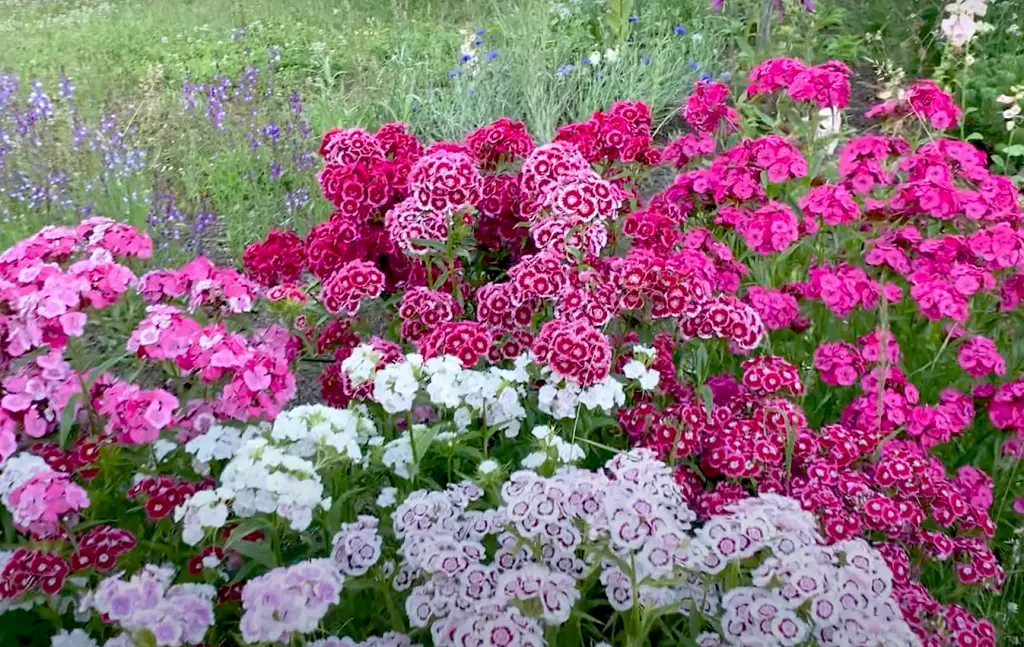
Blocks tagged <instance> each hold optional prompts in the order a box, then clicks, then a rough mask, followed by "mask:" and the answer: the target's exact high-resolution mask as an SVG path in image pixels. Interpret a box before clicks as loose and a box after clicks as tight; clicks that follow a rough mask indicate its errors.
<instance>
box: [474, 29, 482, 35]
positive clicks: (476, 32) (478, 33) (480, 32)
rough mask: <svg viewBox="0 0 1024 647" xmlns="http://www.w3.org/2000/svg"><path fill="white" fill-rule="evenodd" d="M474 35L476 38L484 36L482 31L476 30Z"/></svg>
mask: <svg viewBox="0 0 1024 647" xmlns="http://www.w3.org/2000/svg"><path fill="white" fill-rule="evenodd" d="M474 33H475V34H476V35H477V36H483V35H484V30H483V29H477V30H476V31H475V32H474Z"/></svg>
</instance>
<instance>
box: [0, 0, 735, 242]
mask: <svg viewBox="0 0 1024 647" xmlns="http://www.w3.org/2000/svg"><path fill="white" fill-rule="evenodd" d="M583 4H584V5H587V6H586V7H584V10H580V11H579V12H578V13H577V14H575V15H573V16H570V17H569V18H567V19H556V17H555V16H554V14H552V12H551V10H550V3H549V2H548V0H509V1H508V2H497V1H496V0H495V1H491V2H477V3H469V2H460V1H456V0H416V1H405V0H391V1H390V2H372V1H370V0H345V1H343V2H326V1H325V0H296V1H294V2H289V3H286V4H282V3H275V2H270V1H269V0H252V1H246V2H242V1H239V0H207V1H203V2H200V1H193V0H169V1H167V2H162V3H141V2H132V1H119V0H112V1H111V2H109V3H101V2H95V1H94V0H79V1H78V2H70V1H68V0H51V1H49V2H31V1H28V0H20V1H15V2H11V1H8V2H7V3H5V4H3V5H0V32H3V33H6V34H8V36H7V38H5V41H10V45H9V46H7V45H6V42H5V47H4V48H0V70H2V71H10V72H14V73H17V74H18V75H19V76H20V77H21V82H22V88H21V90H20V100H22V101H24V100H26V93H27V91H28V86H29V84H30V80H31V79H33V78H36V77H38V78H41V79H43V81H44V85H45V86H46V87H47V88H49V91H50V93H51V94H53V93H55V92H56V80H57V78H58V77H59V75H61V74H64V75H66V76H68V77H70V78H71V79H72V81H73V83H74V86H75V106H76V107H75V110H76V111H77V112H76V114H79V115H82V118H83V119H91V120H93V121H94V122H98V121H99V120H100V119H101V117H102V116H103V115H104V114H107V113H110V112H111V111H114V112H116V113H117V114H119V115H122V116H121V122H120V126H119V127H120V128H121V129H123V130H124V132H125V133H126V136H127V138H128V140H129V141H130V143H131V145H132V146H134V147H137V148H139V149H140V150H143V151H144V152H145V154H146V165H145V168H143V169H140V170H138V171H137V172H136V173H135V174H134V175H133V177H132V179H131V182H127V181H125V182H123V184H124V186H116V187H113V189H110V190H107V191H106V192H101V194H100V195H94V194H95V193H96V191H95V187H92V188H90V190H89V191H86V190H85V186H84V184H85V181H84V180H83V179H82V178H83V177H84V176H85V173H83V172H82V168H83V167H84V166H86V164H85V160H84V158H83V157H82V156H79V155H75V154H70V153H71V151H70V148H69V141H70V138H71V136H72V129H71V125H70V122H68V121H67V119H66V115H64V114H63V113H61V114H59V115H58V116H57V118H55V120H54V122H53V123H50V124H49V128H48V133H49V134H48V135H47V138H48V139H47V144H46V145H45V146H35V147H33V146H25V147H22V148H21V149H20V150H19V151H18V152H17V154H16V155H15V154H11V155H8V159H17V160H18V161H17V163H18V164H20V165H22V166H25V167H30V168H33V169H35V170H36V171H35V172H36V176H37V177H36V181H37V184H40V185H42V184H45V182H46V177H47V175H46V173H47V172H49V171H50V170H52V169H53V168H59V169H60V170H62V171H67V174H68V176H69V177H70V178H71V179H70V180H69V181H68V182H67V193H68V196H67V199H65V200H63V202H62V203H61V204H59V205H57V206H56V207H53V208H50V207H52V206H53V205H49V206H48V208H47V209H46V210H45V211H43V212H37V211H35V210H33V209H23V208H21V206H22V205H15V206H17V207H18V213H17V214H15V215H8V217H5V218H4V225H5V226H4V227H3V230H2V232H0V245H3V246H6V245H9V244H10V243H11V242H12V241H13V240H16V239H18V238H20V237H22V236H24V235H26V234H27V233H29V232H31V231H32V230H34V229H37V228H38V227H39V226H42V225H44V224H58V223H63V222H73V221H75V220H76V219H78V218H79V217H81V215H82V210H83V206H84V205H86V204H88V205H90V206H89V210H90V212H95V213H101V214H102V215H106V216H110V217H114V218H120V219H131V220H132V221H134V222H137V223H139V224H148V225H149V226H150V228H151V230H152V231H151V233H153V234H154V236H155V238H156V239H157V241H158V245H159V247H160V250H159V251H160V253H161V254H163V255H165V256H167V257H169V258H172V259H174V260H182V259H184V258H186V257H188V256H191V255H194V254H196V253H207V254H214V255H219V256H221V257H223V258H224V259H229V258H238V256H239V255H240V254H241V252H242V250H243V249H244V248H245V246H246V245H248V244H249V243H250V242H252V241H253V240H254V239H256V238H259V237H261V236H263V235H264V234H265V233H266V231H267V230H269V229H270V228H272V227H293V228H295V229H298V230H300V231H304V230H306V229H308V228H309V227H310V226H312V225H313V224H315V223H316V222H319V221H322V220H323V219H325V218H326V217H327V215H328V213H329V208H328V207H329V205H328V204H327V203H326V201H324V200H322V199H320V198H319V196H318V188H317V186H316V183H315V180H314V177H313V175H314V172H315V169H313V168H311V167H310V165H309V164H308V160H307V161H306V162H305V163H297V162H296V159H297V156H298V155H299V154H300V152H301V150H305V151H307V152H308V151H312V150H315V144H316V138H317V135H318V134H319V133H320V132H322V131H323V130H325V129H326V128H329V127H331V126H362V127H365V128H370V129H373V128H376V127H378V126H379V125H381V124H383V123H386V122H389V121H404V122H407V123H409V124H410V125H411V127H412V130H413V132H415V133H416V134H417V135H418V136H420V137H421V138H423V139H424V140H426V141H431V140H436V139H460V138H461V137H463V136H464V135H465V134H466V133H467V132H469V131H470V130H472V129H473V128H475V127H477V126H480V125H483V124H486V123H489V122H491V121H493V120H494V119H497V118H498V117H501V116H509V117H512V118H515V119H520V120H522V121H524V122H525V123H526V124H527V127H528V128H529V130H530V132H531V133H532V134H533V135H534V137H536V138H537V139H539V140H545V139H547V138H550V137H551V136H552V135H553V133H554V131H555V129H556V128H557V127H558V126H559V125H560V124H562V123H564V122H566V121H569V120H574V119H582V118H586V117H587V116H588V115H589V113H590V112H592V111H593V110H597V109H600V108H603V107H606V106H607V105H608V104H610V103H611V102H612V101H615V100H618V99H641V100H644V101H647V102H648V103H649V104H650V105H651V106H652V109H653V110H654V112H655V115H656V116H657V118H658V123H659V124H662V123H665V122H666V121H667V118H668V117H669V116H670V115H671V114H672V113H673V111H674V109H675V107H676V106H677V105H678V102H679V100H680V99H681V98H682V97H683V96H685V94H686V93H687V92H688V90H689V88H690V87H691V85H692V83H693V81H694V80H695V79H696V78H697V77H699V76H700V75H701V74H705V73H710V74H718V73H720V72H723V71H727V70H728V69H729V61H728V60H727V59H726V57H725V42H724V40H723V38H722V36H721V34H719V33H717V32H715V31H713V30H709V29H708V28H706V27H705V26H704V25H703V24H702V22H701V20H703V19H702V18H700V16H702V15H703V14H704V13H706V8H705V5H704V3H703V2H699V1H698V0H693V1H692V2H689V1H687V2H683V3H680V2H671V1H669V0H648V1H647V2H644V3H637V8H636V12H637V14H638V17H639V21H638V22H637V23H636V24H634V25H631V26H630V29H629V32H628V34H626V33H619V34H614V35H613V34H611V33H610V32H609V30H608V29H606V27H605V25H604V24H603V23H602V19H601V13H600V7H599V5H598V3H589V4H588V3H583ZM587 8H589V10H586V9H587ZM683 24H685V25H686V35H678V34H676V33H674V27H675V26H676V25H683ZM478 30H482V33H481V34H479V35H478V34H477V33H476V32H477V31H478ZM13 34H16V36H12V35H13ZM57 34H59V38H58V37H56V36H57ZM474 40H479V43H478V44H472V41H474ZM609 49H611V50H613V53H612V58H614V59H615V60H614V61H611V60H609V57H607V56H605V54H606V52H607V51H608V50H609ZM592 52H599V53H600V54H601V57H602V58H604V59H605V60H603V61H602V63H601V64H600V65H593V64H587V63H584V62H583V61H584V59H585V58H586V57H588V56H589V55H590V54H591V53H592ZM467 54H468V55H469V57H468V60H464V59H465V58H466V55H467ZM271 61H273V65H272V66H271V65H270V62H271ZM569 66H572V69H571V71H568V70H569ZM252 68H256V70H257V71H255V72H252ZM247 70H248V71H249V72H252V74H254V75H255V77H256V79H257V80H256V81H255V83H256V88H255V89H254V90H253V92H254V93H255V96H254V97H252V99H251V100H246V98H245V96H244V94H245V93H244V92H242V94H238V91H239V88H240V87H242V86H244V85H245V84H246V83H247V81H244V79H245V77H246V74H247V73H248V72H247ZM225 78H227V79H230V80H231V83H230V87H229V88H228V90H227V96H226V99H225V100H226V102H227V103H226V104H225V108H224V109H225V115H226V117H225V119H226V122H225V123H224V124H223V127H217V125H216V124H213V123H211V120H210V118H209V117H208V116H207V115H205V114H204V112H205V105H200V106H198V108H197V109H193V110H192V111H185V110H183V96H182V89H183V87H186V86H188V85H194V84H205V85H207V86H208V85H210V84H211V83H222V82H223V79H225ZM293 92H294V93H297V94H299V95H301V97H302V99H303V101H302V105H303V112H302V114H301V115H296V114H295V113H294V112H293V110H292V102H291V100H290V98H291V95H292V93H293ZM200 104H203V102H202V101H200ZM300 121H301V122H302V125H301V126H300ZM272 124H273V125H277V126H279V127H280V128H282V129H285V127H286V124H291V125H290V126H288V130H287V132H288V137H290V139H288V143H287V145H286V146H285V145H282V144H280V143H274V142H272V141H270V138H268V137H266V136H264V135H262V134H261V133H262V130H261V129H263V128H265V127H269V126H270V125H272ZM129 130H130V134H128V131H129ZM299 130H303V131H305V135H303V136H300V135H299V134H298V132H299ZM306 135H308V136H306ZM282 148H287V149H288V150H287V151H283V150H281V149H282ZM58 160H59V163H58ZM89 164H90V165H94V164H95V163H94V162H90V163H89ZM278 165H279V166H281V167H282V168H281V170H280V172H277V171H275V170H274V167H275V166H278ZM3 182H4V180H3V170H2V169H0V183H3ZM4 188H5V191H4V193H7V191H6V187H4ZM114 189H116V190H114ZM4 206H7V205H4V198H3V197H2V195H0V214H2V213H3V212H2V209H3V208H4ZM10 210H11V207H10V206H8V211H10Z"/></svg>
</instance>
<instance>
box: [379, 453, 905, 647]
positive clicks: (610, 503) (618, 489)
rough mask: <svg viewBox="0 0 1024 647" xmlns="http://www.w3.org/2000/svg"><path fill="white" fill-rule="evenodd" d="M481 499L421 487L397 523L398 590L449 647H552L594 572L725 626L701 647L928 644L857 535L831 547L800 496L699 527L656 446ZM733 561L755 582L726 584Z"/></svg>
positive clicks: (471, 488)
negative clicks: (512, 644) (493, 637)
mask: <svg viewBox="0 0 1024 647" xmlns="http://www.w3.org/2000/svg"><path fill="white" fill-rule="evenodd" d="M482 495H483V491H482V490H481V489H480V488H478V487H477V486H475V485H473V484H470V483H462V484H459V485H451V486H449V487H448V489H447V490H445V491H432V490H419V491H416V492H413V493H412V494H411V495H410V496H409V497H408V498H407V499H406V500H405V501H404V502H402V503H401V504H400V505H399V506H398V507H397V508H396V509H395V511H394V512H393V513H392V522H393V527H394V532H395V535H396V537H398V538H399V539H400V540H401V541H402V544H401V547H400V549H399V551H398V553H399V555H400V556H401V557H402V559H403V561H402V562H401V563H400V564H399V566H398V569H397V572H396V574H395V578H394V587H395V588H396V589H398V590H406V589H409V588H411V591H410V594H409V597H408V598H407V601H406V611H407V613H408V615H409V619H410V623H411V624H412V626H414V627H429V628H430V630H431V634H432V636H433V638H434V644H436V645H438V646H440V647H447V646H448V645H454V644H470V643H472V644H482V643H481V642H479V641H477V639H478V638H480V639H483V641H484V642H486V638H485V637H486V635H487V634H486V631H490V630H495V629H497V630H500V631H504V632H508V634H507V635H509V636H512V637H513V638H514V641H527V642H529V643H530V644H536V645H541V644H544V642H543V632H544V629H545V628H546V627H549V626H557V625H559V624H562V623H564V622H565V621H566V620H567V619H568V618H569V617H570V616H571V613H572V607H573V606H574V605H575V604H576V603H577V602H578V601H579V599H580V597H581V593H580V590H579V588H578V586H577V583H578V582H580V581H583V580H587V579H589V578H590V577H591V576H592V575H593V574H594V572H595V571H598V574H599V581H600V582H601V584H602V585H603V586H604V589H605V592H606V594H607V597H608V601H609V604H610V605H611V606H612V607H613V608H614V609H616V610H618V611H627V610H629V609H631V608H633V606H634V605H636V604H639V605H640V606H641V607H645V608H648V609H658V610H659V612H664V611H665V610H671V609H676V611H677V612H679V613H682V614H690V613H691V612H692V611H693V610H694V609H698V610H699V611H700V617H703V618H706V619H708V620H709V621H710V622H709V623H708V624H711V625H713V626H714V627H715V628H716V631H714V632H710V631H706V632H705V633H703V634H701V636H700V637H699V640H698V644H700V645H702V646H706V647H715V646H718V645H745V646H751V645H757V646H758V647H772V646H778V647H784V646H785V647H789V646H793V645H798V644H806V643H807V642H808V641H813V644H818V645H821V646H822V647H827V646H834V647H839V646H840V645H842V646H853V645H856V646H859V647H882V646H883V645H885V646H890V645H891V646H894V647H918V646H919V645H920V641H919V640H918V639H917V637H916V636H915V635H914V633H913V632H912V631H911V630H910V628H909V626H908V625H907V624H906V622H905V621H904V620H903V617H902V615H901V614H900V611H899V607H898V605H897V603H896V602H895V601H894V600H893V598H892V591H893V588H892V573H891V572H890V571H889V568H888V567H887V565H886V562H885V560H884V559H883V558H882V557H881V555H879V554H878V553H877V552H876V551H875V550H873V549H872V548H871V547H870V546H869V545H868V544H867V543H866V542H864V541H863V540H859V539H858V540H853V541H847V542H841V543H838V544H835V545H832V546H825V545H824V542H823V540H822V539H821V537H820V536H819V535H818V533H817V530H816V528H817V525H816V523H815V520H814V517H813V516H812V515H811V514H810V513H808V512H806V511H804V510H802V509H801V508H800V506H799V504H798V503H797V502H796V501H794V500H792V499H789V498H785V497H781V496H777V495H773V494H764V495H761V496H760V497H758V498H752V499H747V500H744V501H742V502H740V503H739V504H736V505H735V506H734V507H733V508H732V509H731V510H730V512H729V513H727V514H724V515H719V516H715V517H712V518H711V519H710V520H709V521H708V522H707V523H706V524H705V525H703V526H701V527H700V528H697V529H696V530H694V529H693V527H692V526H693V524H694V522H695V515H694V514H693V512H691V511H690V510H689V508H688V507H687V506H686V504H685V502H684V501H683V499H682V497H681V494H680V492H679V488H678V486H677V485H676V483H675V481H674V479H673V472H672V468H670V467H668V466H667V465H665V464H664V463H662V462H660V461H658V460H657V459H656V458H655V456H654V454H653V453H652V452H650V451H648V450H643V449H639V450H633V451H631V452H629V453H626V454H620V455H618V456H616V457H615V458H613V459H612V460H611V461H609V462H608V463H607V464H606V465H605V469H604V470H603V471H600V472H590V471H587V470H581V469H577V468H572V467H566V468H562V469H560V470H559V471H558V472H556V473H555V475H554V476H552V477H550V478H545V477H541V476H539V475H537V474H536V473H534V472H531V471H526V470H523V471H519V472H515V473H514V474H512V475H511V476H510V477H509V480H508V482H506V483H505V485H504V486H503V488H502V498H503V500H504V505H503V506H502V507H500V508H498V509H492V510H478V509H471V506H473V503H474V502H475V501H478V500H479V499H480V498H481V497H482ZM473 507H475V506H473ZM489 536H494V538H495V539H496V540H497V546H498V549H497V551H495V552H494V553H493V559H491V560H489V562H488V551H487V549H486V548H485V543H484V542H485V541H487V545H490V544H491V542H492V541H493V540H491V539H488V537H489ZM730 564H731V565H732V566H733V567H734V568H740V569H742V570H743V573H744V574H745V575H741V578H740V580H739V581H741V582H746V585H744V586H738V587H737V586H735V585H732V584H727V579H726V578H725V577H724V576H722V575H721V574H722V573H723V572H724V571H725V570H726V567H727V566H729V565H730ZM730 572H731V571H730ZM524 602H525V603H526V604H525V605H524V604H522V603H524ZM529 608H535V609H536V610H537V611H536V612H535V613H533V614H531V615H524V614H523V613H522V612H521V611H520V610H523V609H529ZM481 632H484V633H481Z"/></svg>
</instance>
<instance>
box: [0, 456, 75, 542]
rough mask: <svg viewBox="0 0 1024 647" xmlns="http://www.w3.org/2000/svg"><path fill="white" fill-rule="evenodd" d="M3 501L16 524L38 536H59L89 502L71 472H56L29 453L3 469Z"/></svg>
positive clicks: (0, 494)
mask: <svg viewBox="0 0 1024 647" xmlns="http://www.w3.org/2000/svg"><path fill="white" fill-rule="evenodd" d="M0 502H2V503H3V505H4V507H5V508H7V510H8V511H9V512H10V513H11V517H12V519H13V521H14V525H15V527H16V528H17V529H18V530H19V531H20V532H23V533H27V534H30V535H31V536H32V537H35V538H37V539H58V538H60V537H62V535H63V533H64V528H63V525H64V524H65V523H71V524H73V523H74V522H75V520H76V519H77V518H78V516H77V513H78V512H79V511H80V510H81V509H83V508H85V507H87V506H88V505H89V496H88V494H87V493H86V491H85V490H84V489H83V488H82V487H81V486H80V485H78V484H77V483H75V482H73V481H72V480H71V476H70V475H68V474H65V473H63V472H57V471H55V470H53V469H52V468H50V466H49V465H48V464H47V463H46V461H44V460H43V459H41V458H39V457H37V456H35V455H33V454H28V453H22V454H18V455H16V456H14V457H12V458H11V459H10V460H9V461H7V465H6V466H5V467H4V469H3V471H2V472H0Z"/></svg>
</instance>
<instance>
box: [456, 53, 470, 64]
mask: <svg viewBox="0 0 1024 647" xmlns="http://www.w3.org/2000/svg"><path fill="white" fill-rule="evenodd" d="M459 60H460V61H462V62H463V63H468V62H470V61H471V60H473V57H472V56H471V55H470V54H463V55H462V56H460V57H459Z"/></svg>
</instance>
